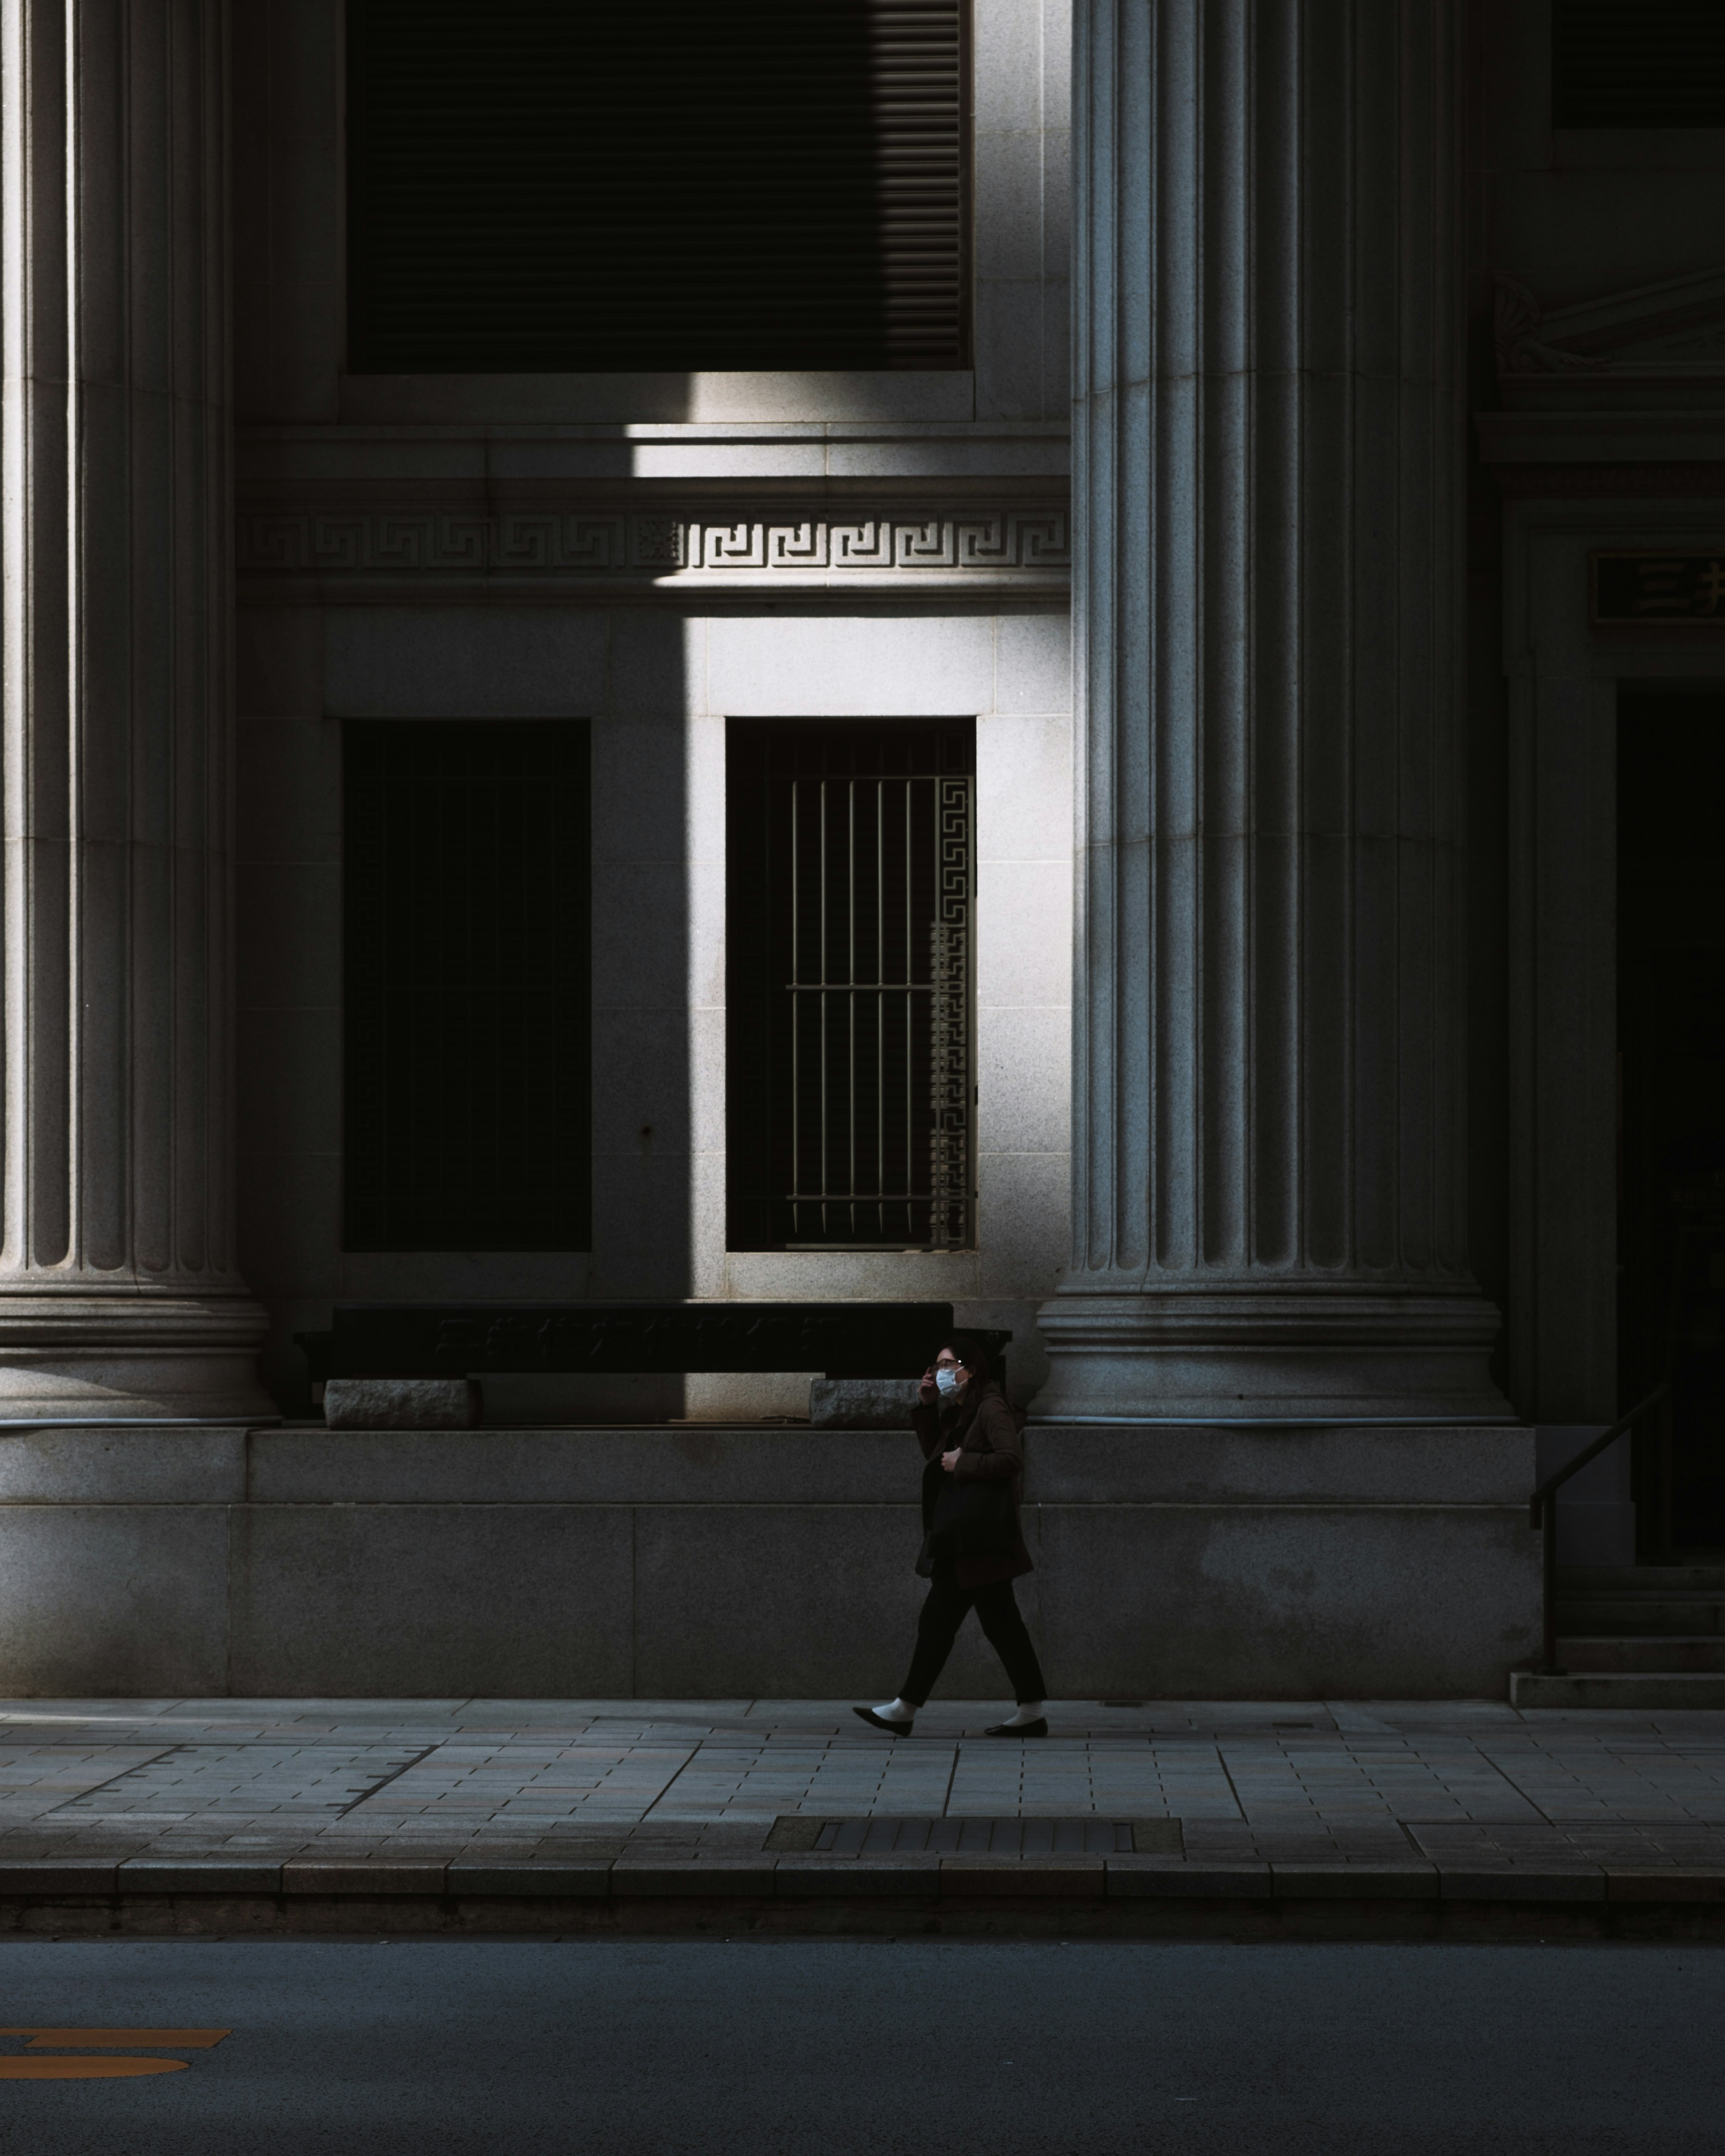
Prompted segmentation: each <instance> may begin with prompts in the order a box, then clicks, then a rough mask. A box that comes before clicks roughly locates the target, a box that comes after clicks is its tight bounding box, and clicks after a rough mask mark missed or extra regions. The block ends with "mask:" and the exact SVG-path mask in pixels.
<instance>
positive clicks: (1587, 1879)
mask: <svg viewBox="0 0 1725 2156" xmlns="http://www.w3.org/2000/svg"><path fill="white" fill-rule="evenodd" d="M67 1895H73V1896H79V1897H101V1898H112V1897H116V1896H121V1897H131V1896H138V1895H147V1896H151V1897H157V1896H166V1895H174V1896H180V1895H224V1896H249V1895H267V1896H270V1897H280V1896H287V1895H291V1896H295V1897H298V1896H303V1895H320V1896H325V1897H337V1898H340V1899H343V1900H347V1899H353V1898H358V1899H366V1898H369V1897H372V1896H376V1895H418V1896H421V1897H426V1896H434V1897H439V1898H446V1897H458V1898H460V1899H464V1900H472V1899H475V1898H477V1899H486V1898H489V1897H509V1898H515V1899H520V1898H521V1897H536V1898H542V1899H549V1900H558V1899H583V1900H588V1901H592V1900H612V1901H623V1900H634V1899H638V1898H641V1899H645V1898H661V1899H662V1898H665V1897H675V1898H677V1899H681V1900H690V1901H705V1900H707V1899H710V1898H712V1897H726V1898H736V1897H752V1898H755V1899H768V1898H773V1897H797V1898H798V1899H801V1900H808V1899H809V1898H810V1897H826V1898H829V1899H833V1900H849V1899H853V1898H859V1897H868V1898H870V1899H874V1898H875V1897H880V1896H883V1895H901V1896H915V1897H921V1898H927V1897H934V1896H938V1897H942V1898H945V1899H964V1900H968V1899H973V1898H974V1899H984V1898H986V1899H988V1900H993V1901H1002V1900H1006V1901H1014V1900H1020V1901H1032V1900H1034V1901H1038V1902H1046V1901H1047V1900H1049V1899H1050V1898H1051V1897H1055V1898H1057V1897H1060V1896H1062V1895H1065V1896H1068V1897H1077V1898H1081V1899H1083V1900H1086V1901H1094V1900H1099V1899H1105V1898H1106V1899H1107V1900H1111V1901H1117V1900H1139V1899H1146V1898H1149V1899H1181V1900H1193V1899H1201V1900H1204V1901H1209V1902H1271V1901H1276V1902H1281V1901H1308V1902H1309V1901H1317V1900H1322V1901H1433V1900H1441V1901H1444V1902H1475V1903H1481V1902H1484V1903H1490V1902H1640V1903H1643V1904H1646V1903H1658V1902H1725V1870H1717V1869H1715V1870H1701V1869H1692V1870H1686V1869H1682V1868H1680V1867H1678V1866H1671V1867H1669V1868H1659V1867H1653V1866H1646V1867H1634V1866H1623V1867H1618V1866H1603V1865H1594V1866H1565V1867H1560V1868H1548V1869H1536V1868H1534V1867H1533V1866H1515V1865H1497V1866H1455V1865H1445V1864H1420V1863H1408V1864H1369V1863H1361V1864H1282V1863H1276V1862H1264V1863H1242V1864H1213V1865H1209V1864H1189V1863H1181V1862H1179V1861H1172V1860H1158V1861H1145V1860H1143V1859H1142V1858H1137V1859H1134V1858H1131V1857H1123V1858H1120V1859H1114V1858H1104V1857H1064V1858H1063V1857H1052V1858H1037V1857H1032V1858H1028V1859H1022V1860H1019V1861H1009V1860H1002V1859H998V1858H997V1859H990V1858H988V1857H984V1856H976V1857H944V1858H932V1857H927V1858H918V1857H915V1856H912V1857H908V1858H898V1859H887V1860H881V1859H876V1860H872V1861H864V1860H860V1859H853V1858H842V1857H821V1856H800V1855H799V1856H782V1857H779V1858H778V1859H776V1860H775V1859H773V1858H770V1857H769V1858H768V1859H767V1860H766V1861H761V1860H759V1859H740V1858H730V1857H697V1858H695V1859H693V1860H691V1861H684V1862H675V1861H661V1862H659V1863H648V1862H644V1861H629V1859H627V1858H617V1859H614V1860H607V1861H593V1862H589V1863H568V1864H558V1863H545V1864H538V1863H533V1862H531V1861H527V1862H522V1861H516V1862H508V1861H486V1860H485V1859H484V1858H458V1859H454V1860H453V1861H448V1862H445V1863H442V1864H436V1863H432V1864H416V1863H395V1862H391V1861H388V1860H380V1861H375V1862H372V1863H365V1862H353V1863H345V1864H342V1863H330V1862H317V1861H310V1860H304V1861H295V1860H290V1861H287V1862H285V1863H277V1864H270V1863H264V1862H247V1861H234V1860H232V1859H228V1858H199V1857H183V1858H171V1857H149V1856H141V1857H129V1858H125V1859H121V1860H120V1861H117V1862H116V1861H108V1862H103V1861H100V1860H97V1859H94V1858H91V1859H80V1858H62V1859H48V1858H36V1859H25V1860H22V1861H15V1862H11V1863H0V1897H40V1896H49V1897H61V1896H67Z"/></svg>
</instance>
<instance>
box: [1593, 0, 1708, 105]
mask: <svg viewBox="0 0 1725 2156" xmlns="http://www.w3.org/2000/svg"><path fill="white" fill-rule="evenodd" d="M1552 124H1553V126H1557V127H1722V126H1725V7H1722V6H1721V4H1720V0H1552Z"/></svg>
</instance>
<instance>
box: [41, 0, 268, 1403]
mask: <svg viewBox="0 0 1725 2156" xmlns="http://www.w3.org/2000/svg"><path fill="white" fill-rule="evenodd" d="M226 36H227V23H226V12H225V9H224V8H223V5H222V4H221V0H0V40H3V50H0V100H3V113H0V125H3V173H0V197H3V200H0V221H3V235H0V276H3V284H0V311H3V334H4V365H5V403H4V417H3V427H4V434H3V471H0V495H3V502H0V520H3V522H0V550H3V567H4V580H5V581H4V635H3V644H4V649H3V667H4V676H3V707H4V708H3V729H4V730H3V747H0V755H3V764H4V782H5V808H4V813H5V839H6V848H5V886H4V888H5V901H4V903H5V946H4V963H5V983H4V986H5V998H4V1046H5V1094H4V1099H5V1170H4V1244H3V1250H0V1416H9V1417H14V1418H16V1417H20V1416H30V1415H38V1414H40V1415H80V1416H81V1415H86V1414H87V1415H89V1416H90V1418H91V1419H96V1418H98V1417H105V1416H110V1415H111V1416H118V1417H127V1416H141V1417H144V1416H151V1415H213V1416H222V1415H228V1414H234V1415H239V1414H253V1413H257V1412H260V1411H264V1410H266V1409H267V1408H268V1406H269V1402H268V1400H267V1398H266V1397H265V1396H264V1394H263V1393H262V1392H261V1391H260V1389H259V1386H258V1383H257V1379H256V1377H255V1375H254V1368H253V1355H254V1351H255V1347H256V1344H257V1342H258V1339H259V1336H260V1335H261V1332H262V1330H263V1317H262V1313H261V1312H259V1310H258V1309H257V1307H256V1306H254V1304H253V1303H252V1302H250V1301H249V1299H248V1298H247V1296H246V1294H245V1291H244V1287H243V1286H242V1284H241V1282H240V1281H239V1278H238V1276H236V1274H235V1272H234V1247H233V1227H232V1221H233V1193H232V1178H231V1170H230V1167H229V1154H230V1106H229V1095H230V1091H231V1072H230V1058H231V1050H230V1044H229V1025H228V1009H229V1001H230V983H229V979H228V973H229V967H230V924H229V911H230V909H229V899H228V823H229V801H230V791H231V788H230V775H229V767H228V757H229V749H228V742H229V730H230V729H229V715H230V711H231V702H232V699H231V692H230V672H231V656H230V648H229V644H230V633H231V632H230V621H231V605H230V593H229V577H230V571H229V547H228V531H229V521H230V520H229V511H228V484H229V482H228V439H229V421H228V329H227V321H226V309H227V262H226V250H227V214H226V173H225V166H226V143H225V139H224V134H225V109H224V108H225V83H226V66H227V53H226Z"/></svg>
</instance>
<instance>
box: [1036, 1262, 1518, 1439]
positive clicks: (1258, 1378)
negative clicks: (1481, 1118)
mask: <svg viewBox="0 0 1725 2156" xmlns="http://www.w3.org/2000/svg"><path fill="white" fill-rule="evenodd" d="M1037 1323H1038V1326H1039V1327H1040V1330H1041V1332H1042V1337H1043V1338H1044V1340H1045V1342H1046V1343H1047V1347H1048V1352H1049V1358H1050V1363H1051V1365H1052V1367H1051V1368H1050V1373H1049V1379H1048V1383H1047V1384H1046V1385H1045V1386H1044V1388H1043V1389H1042V1391H1041V1392H1040V1394H1038V1395H1037V1398H1036V1400H1035V1402H1034V1408H1033V1410H1032V1413H1033V1418H1034V1420H1036V1421H1038V1422H1069V1423H1083V1422H1105V1423H1106V1422H1135V1423H1144V1422H1182V1423H1193V1422H1245V1423H1253V1422H1260V1423H1301V1422H1312V1423H1335V1422H1362V1421H1371V1422H1409V1423H1422V1424H1430V1423H1434V1422H1441V1423H1448V1422H1466V1423H1479V1422H1514V1421H1516V1420H1517V1416H1516V1415H1515V1414H1514V1411H1513V1410H1512V1408H1511V1407H1510V1404H1509V1403H1508V1401H1507V1400H1506V1399H1504V1397H1503V1395H1502V1394H1501V1393H1500V1392H1499V1391H1498V1389H1497V1386H1496V1385H1494V1384H1493V1383H1492V1382H1491V1376H1490V1373H1489V1370H1488V1368H1487V1363H1488V1358H1489V1357H1490V1354H1491V1346H1492V1342H1494V1341H1495V1340H1496V1338H1497V1330H1498V1317H1497V1311H1496V1310H1495V1309H1494V1308H1493V1307H1492V1306H1491V1304H1490V1303H1489V1302H1488V1301H1486V1299H1485V1297H1484V1296H1481V1294H1479V1293H1478V1291H1476V1290H1467V1291H1461V1292H1457V1293H1455V1294H1441V1293H1440V1294H1432V1293H1430V1292H1429V1291H1418V1292H1415V1291H1408V1292H1405V1293H1403V1292H1399V1291H1395V1290H1394V1289H1372V1288H1366V1289H1362V1288H1358V1287H1353V1286H1350V1287H1348V1288H1343V1289H1336V1290H1330V1289H1325V1288H1319V1287H1316V1286H1311V1285H1309V1284H1302V1285H1301V1286H1290V1287H1260V1286H1250V1287H1241V1288H1236V1289H1225V1290H1220V1291H1219V1290H1217V1289H1214V1288H1210V1289H1207V1290H1205V1291H1199V1292H1188V1291H1182V1290H1174V1291H1168V1290H1163V1291H1159V1292H1157V1293H1154V1294H1137V1293H1132V1292H1129V1291H1128V1292H1122V1293H1117V1294H1116V1293H1108V1292H1101V1293H1097V1292H1095V1291H1074V1292H1071V1293H1069V1294H1063V1295H1060V1296H1057V1297H1056V1298H1055V1300H1054V1301H1052V1302H1045V1304H1044V1305H1043V1306H1042V1308H1041V1309H1040V1312H1038V1313H1037Z"/></svg>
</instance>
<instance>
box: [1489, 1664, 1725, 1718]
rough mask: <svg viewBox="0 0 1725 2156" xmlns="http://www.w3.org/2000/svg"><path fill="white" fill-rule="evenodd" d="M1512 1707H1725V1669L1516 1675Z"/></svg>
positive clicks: (1523, 1672)
mask: <svg viewBox="0 0 1725 2156" xmlns="http://www.w3.org/2000/svg"><path fill="white" fill-rule="evenodd" d="M1509 1703H1510V1705H1511V1706H1512V1707H1629V1708H1634V1709H1641V1710H1645V1709H1648V1708H1667V1709H1668V1708H1672V1707H1725V1670H1706V1671H1608V1670H1607V1671H1575V1672H1574V1673H1573V1674H1571V1675H1569V1676H1556V1677H1551V1676H1541V1675H1538V1674H1537V1673H1534V1672H1532V1671H1527V1670H1517V1671H1516V1673H1515V1675H1514V1676H1512V1678H1511V1679H1510V1681H1509Z"/></svg>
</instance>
